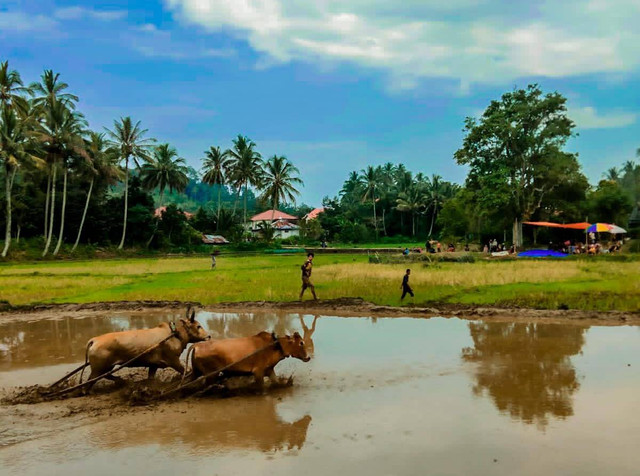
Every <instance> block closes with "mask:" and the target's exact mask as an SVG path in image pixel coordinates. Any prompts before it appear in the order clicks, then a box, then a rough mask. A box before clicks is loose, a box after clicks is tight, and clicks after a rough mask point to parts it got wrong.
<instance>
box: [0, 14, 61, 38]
mask: <svg viewBox="0 0 640 476" xmlns="http://www.w3.org/2000/svg"><path fill="white" fill-rule="evenodd" d="M57 26H58V25H57V23H56V22H55V21H54V20H52V19H51V18H48V17H46V16H44V15H29V14H27V13H25V12H20V11H6V12H2V11H0V33H2V32H17V33H20V32H47V31H49V32H52V31H53V30H55V29H56V27H57Z"/></svg>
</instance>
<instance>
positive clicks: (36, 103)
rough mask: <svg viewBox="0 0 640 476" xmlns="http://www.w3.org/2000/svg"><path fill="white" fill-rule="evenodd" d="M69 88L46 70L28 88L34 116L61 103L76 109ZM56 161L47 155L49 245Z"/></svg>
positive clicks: (76, 98) (57, 76) (46, 212)
mask: <svg viewBox="0 0 640 476" xmlns="http://www.w3.org/2000/svg"><path fill="white" fill-rule="evenodd" d="M68 87H69V85H68V84H67V83H63V82H61V81H60V74H59V73H54V72H53V71H52V70H50V69H47V70H45V71H44V72H43V73H42V75H41V76H40V82H33V83H31V85H30V86H29V88H28V92H29V94H31V95H32V96H34V99H33V101H32V106H33V108H34V113H35V114H34V115H35V116H41V115H44V114H46V109H47V108H49V109H51V108H53V107H54V104H55V103H61V104H63V105H64V107H65V108H69V109H71V110H73V109H75V107H76V106H75V103H76V102H77V101H78V96H75V95H73V94H70V93H65V92H63V91H64V90H65V89H67V88H68ZM56 160H57V157H56V156H55V155H54V154H47V161H48V163H49V170H48V173H47V194H46V199H45V206H44V236H45V239H46V240H47V242H49V243H50V242H51V236H52V233H53V232H52V230H51V229H50V223H49V222H50V221H52V220H53V210H52V211H51V214H49V205H51V208H52V209H53V207H54V206H55V180H54V179H55V175H56ZM51 197H52V198H51ZM50 198H51V200H50ZM48 248H49V246H48V245H46V247H45V250H47V249H48ZM45 254H46V251H45Z"/></svg>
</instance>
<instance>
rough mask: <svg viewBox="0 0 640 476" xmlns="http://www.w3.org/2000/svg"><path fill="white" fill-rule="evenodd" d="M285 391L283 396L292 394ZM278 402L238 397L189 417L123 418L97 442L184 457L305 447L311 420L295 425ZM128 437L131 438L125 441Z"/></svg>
mask: <svg viewBox="0 0 640 476" xmlns="http://www.w3.org/2000/svg"><path fill="white" fill-rule="evenodd" d="M291 393H292V389H282V390H280V391H279V392H278V394H279V397H280V398H281V397H283V396H284V395H285V394H291ZM277 402H278V399H277V398H275V397H271V396H264V397H259V398H232V399H225V400H214V401H211V400H209V401H207V402H199V403H198V404H197V406H198V407H199V406H200V405H202V406H201V407H200V408H197V407H195V408H193V407H192V408H189V410H188V411H187V412H186V413H181V412H180V411H179V410H172V409H170V408H169V409H167V411H165V412H163V413H162V414H161V415H157V417H155V418H148V415H147V416H144V418H136V417H133V418H131V415H128V416H127V417H126V418H122V419H121V421H119V422H118V423H117V425H112V426H113V429H109V430H108V431H105V429H104V428H102V429H100V430H98V431H100V434H99V435H98V434H96V435H95V439H94V441H96V442H97V443H98V444H99V445H101V446H102V445H104V446H107V447H109V448H121V447H129V446H131V442H132V441H133V442H136V444H139V445H149V444H158V445H162V446H165V447H166V449H164V448H163V450H162V451H169V452H171V451H176V452H178V453H179V454H184V452H187V453H200V452H206V453H210V452H211V451H231V450H259V451H263V452H273V451H284V450H291V449H295V448H298V449H301V448H302V447H303V446H304V443H305V441H306V439H307V431H308V429H309V424H310V423H311V416H309V415H305V416H303V417H302V418H300V419H298V420H296V421H294V422H292V423H289V422H286V421H283V420H282V419H281V418H280V416H279V415H278V412H277V409H276V404H277ZM124 435H126V437H124Z"/></svg>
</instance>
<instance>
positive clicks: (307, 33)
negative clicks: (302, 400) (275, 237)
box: [0, 0, 640, 205]
mask: <svg viewBox="0 0 640 476" xmlns="http://www.w3.org/2000/svg"><path fill="white" fill-rule="evenodd" d="M558 5H561V6H558ZM639 24H640V2H638V1H637V0H563V1H562V2H553V1H541V0H529V1H527V2H523V1H519V0H517V1H513V0H512V1H489V0H448V1H446V2H442V1H441V0H403V1H402V2H398V1H383V0H341V1H336V0H319V1H316V2H310V1H286V0H157V1H152V0H147V1H142V0H129V1H122V0H111V1H94V2H91V1H84V2H81V1H79V0H75V1H66V0H64V1H63V0H56V1H52V0H0V58H1V59H3V60H4V59H8V60H9V61H10V65H11V66H12V68H15V69H18V70H19V71H20V72H21V74H22V76H23V78H24V80H26V81H29V82H30V81H32V80H35V79H37V77H38V75H39V74H41V72H42V70H43V69H44V68H51V69H54V70H55V71H56V72H60V73H61V75H62V77H63V79H64V80H65V81H66V82H68V83H69V84H70V86H71V90H72V91H73V92H74V93H76V94H77V95H79V96H80V98H81V104H80V106H79V107H80V110H81V111H82V112H84V113H85V115H86V116H87V118H88V120H89V121H90V124H91V126H92V127H93V128H95V129H101V128H102V127H103V126H110V125H111V124H112V122H113V119H115V118H117V117H120V116H123V115H130V116H132V117H133V118H134V119H137V120H138V119H139V120H141V121H142V123H143V125H144V126H145V127H147V128H148V129H149V132H150V135H152V136H153V137H156V138H157V139H158V140H160V141H162V142H170V143H171V144H173V145H174V146H176V147H177V148H178V151H179V153H180V155H181V156H183V157H185V158H186V159H187V161H188V162H189V164H190V165H192V166H194V167H196V168H199V158H200V157H201V156H202V152H203V151H204V150H205V149H206V148H208V146H210V145H220V146H222V147H223V148H226V147H229V146H230V144H231V139H232V138H233V137H235V136H236V135H237V134H238V133H242V134H245V135H248V136H249V137H251V138H252V139H253V140H254V141H255V142H256V143H257V144H258V149H259V151H260V152H261V153H262V154H263V155H264V156H270V155H273V154H274V153H277V154H279V155H286V156H287V157H288V158H289V159H291V160H292V161H293V162H294V163H295V164H296V165H297V166H298V167H299V168H300V170H301V172H302V176H303V179H304V181H305V187H304V190H303V193H302V197H301V201H304V202H306V203H308V204H310V205H317V204H319V202H320V200H321V199H322V197H323V196H324V195H334V194H336V193H337V191H338V190H339V188H340V186H341V184H342V182H343V180H344V179H345V178H346V175H347V173H348V172H349V171H351V170H359V169H361V168H363V167H364V166H366V165H367V164H381V163H384V162H387V161H390V162H395V163H399V162H402V163H404V164H405V165H407V166H408V167H409V168H410V169H412V170H414V171H422V172H424V173H426V174H432V173H437V174H440V175H442V176H443V177H444V178H445V179H448V180H452V181H457V182H462V181H463V180H464V177H465V175H466V171H465V170H464V168H462V167H459V166H457V165H456V164H455V162H454V160H453V158H452V156H453V153H454V152H455V150H456V149H457V148H458V147H459V146H460V143H461V140H462V126H463V120H464V117H465V116H469V115H479V114H480V113H481V112H482V110H483V109H484V107H486V105H487V104H488V102H489V101H490V100H491V99H494V98H497V97H499V96H500V95H501V94H502V93H503V92H505V91H507V90H509V89H511V88H513V87H514V86H518V87H524V86H526V85H527V84H528V83H530V82H537V83H539V84H541V86H542V87H543V89H545V90H548V91H551V90H557V91H559V92H561V93H562V94H564V95H565V96H567V98H568V99H569V102H568V105H569V109H570V116H571V117H572V118H573V119H574V121H575V122H576V123H577V126H578V127H577V132H578V133H579V136H578V137H577V138H575V139H573V140H572V141H571V143H570V147H569V149H570V150H572V151H575V152H578V153H579V154H580V160H581V163H582V165H583V169H584V172H585V174H586V175H587V176H588V177H589V179H590V180H591V181H592V183H595V182H597V181H598V180H599V179H600V178H601V176H602V173H603V172H604V171H605V170H606V169H608V168H609V167H612V166H618V165H620V164H622V163H623V162H624V161H626V160H630V159H633V158H634V155H635V150H636V149H637V148H638V147H640V88H639V86H640V29H639V28H638V25H639Z"/></svg>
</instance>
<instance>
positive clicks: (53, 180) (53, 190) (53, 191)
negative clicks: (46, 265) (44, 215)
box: [42, 163, 58, 256]
mask: <svg viewBox="0 0 640 476" xmlns="http://www.w3.org/2000/svg"><path fill="white" fill-rule="evenodd" d="M51 167H52V168H53V171H52V173H51V203H50V207H51V211H50V214H49V228H48V230H47V231H48V233H47V243H46V244H45V245H44V251H43V252H42V256H46V254H47V253H48V252H49V247H50V246H51V238H52V236H53V219H54V215H55V211H56V175H57V173H58V168H57V167H56V164H55V163H53V164H52V165H51Z"/></svg>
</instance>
